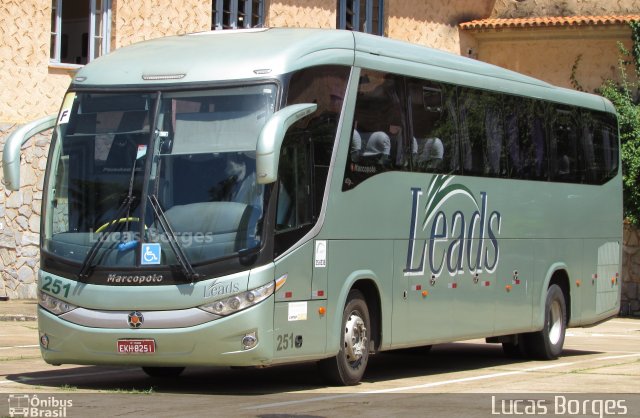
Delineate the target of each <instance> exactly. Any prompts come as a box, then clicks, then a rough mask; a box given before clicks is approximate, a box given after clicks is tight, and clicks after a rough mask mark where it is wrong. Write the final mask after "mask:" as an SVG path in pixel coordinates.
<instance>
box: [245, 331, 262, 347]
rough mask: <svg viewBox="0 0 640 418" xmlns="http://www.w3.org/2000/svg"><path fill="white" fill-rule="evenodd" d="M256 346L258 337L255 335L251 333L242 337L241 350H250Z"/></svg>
mask: <svg viewBox="0 0 640 418" xmlns="http://www.w3.org/2000/svg"><path fill="white" fill-rule="evenodd" d="M257 344H258V337H256V333H255V332H252V333H250V334H247V335H245V336H244V337H242V349H243V350H250V349H252V348H253V347H255V346H256V345H257Z"/></svg>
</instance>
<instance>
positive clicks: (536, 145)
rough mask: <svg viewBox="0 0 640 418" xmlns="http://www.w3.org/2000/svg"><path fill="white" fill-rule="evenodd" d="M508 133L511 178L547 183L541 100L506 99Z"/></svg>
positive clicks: (513, 97)
mask: <svg viewBox="0 0 640 418" xmlns="http://www.w3.org/2000/svg"><path fill="white" fill-rule="evenodd" d="M504 110H505V122H504V123H505V133H506V141H507V142H506V144H507V159H508V166H509V173H508V174H509V175H508V177H510V178H515V179H526V180H546V179H547V170H548V161H547V132H546V124H545V106H544V104H543V103H542V102H539V101H537V100H530V99H524V98H522V97H515V96H510V97H506V98H505V102H504Z"/></svg>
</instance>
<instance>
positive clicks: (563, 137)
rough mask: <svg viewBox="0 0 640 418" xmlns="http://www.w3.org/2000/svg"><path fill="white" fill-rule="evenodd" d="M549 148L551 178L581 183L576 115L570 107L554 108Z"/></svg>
mask: <svg viewBox="0 0 640 418" xmlns="http://www.w3.org/2000/svg"><path fill="white" fill-rule="evenodd" d="M549 148H550V150H549V151H550V152H549V154H550V159H549V166H550V172H551V173H550V174H551V180H553V181H559V182H568V183H582V179H583V174H584V167H583V165H584V164H583V159H582V155H581V153H580V149H579V144H578V124H577V120H576V115H574V114H573V112H572V111H571V109H569V108H566V109H565V108H561V107H558V108H557V109H556V110H555V113H554V114H553V117H552V122H551V142H550V147H549Z"/></svg>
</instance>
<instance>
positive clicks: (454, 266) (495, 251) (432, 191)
mask: <svg viewBox="0 0 640 418" xmlns="http://www.w3.org/2000/svg"><path fill="white" fill-rule="evenodd" d="M453 180H454V176H447V175H437V176H434V177H433V178H432V179H431V181H430V182H429V186H428V187H427V190H426V192H425V191H423V190H422V188H420V187H412V188H411V198H412V204H411V225H410V227H409V245H408V248H407V264H406V266H405V268H404V269H403V272H404V275H405V276H421V275H424V273H425V270H427V269H428V270H427V271H428V272H430V274H431V275H432V276H433V277H439V276H440V275H441V274H442V272H443V271H444V270H445V269H446V270H447V272H448V273H449V275H450V276H455V275H458V274H463V273H464V272H465V271H468V272H472V273H481V272H483V271H486V272H488V273H493V272H495V270H496V268H497V267H498V262H499V259H500V247H499V245H498V236H499V235H500V228H501V225H502V215H501V214H500V212H498V211H492V212H491V213H489V211H488V204H489V202H488V200H489V199H488V196H487V193H486V192H480V199H479V201H478V199H476V197H475V196H474V195H473V193H472V192H471V190H469V189H468V188H467V187H465V186H463V185H461V184H455V183H453ZM458 199H463V200H462V201H460V200H458ZM467 199H468V200H467ZM464 200H467V205H465V206H466V207H469V206H470V207H471V208H472V209H471V211H468V212H466V213H465V212H463V211H461V210H459V209H458V210H455V208H456V207H459V206H460V205H458V206H456V203H458V204H460V203H462V202H464ZM446 203H449V204H448V205H447V207H448V208H454V210H453V211H452V210H449V211H447V212H444V211H443V210H441V209H442V207H443V206H444V205H445V204H446ZM469 203H470V204H469ZM423 205H424V206H423ZM422 207H423V208H424V209H423V214H424V218H422V223H419V222H418V221H419V220H420V218H421V216H420V215H421V214H420V212H421V208H422ZM422 231H424V232H426V239H425V241H424V243H423V244H422V248H420V245H416V241H417V240H419V241H421V240H422V239H421V236H424V234H423V233H422ZM416 250H418V251H419V254H420V258H419V262H417V261H414V260H415V258H414V256H415V253H416ZM415 264H417V265H415Z"/></svg>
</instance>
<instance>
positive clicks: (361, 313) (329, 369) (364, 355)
mask: <svg viewBox="0 0 640 418" xmlns="http://www.w3.org/2000/svg"><path fill="white" fill-rule="evenodd" d="M341 329H342V331H341V333H340V351H338V354H337V355H336V356H335V357H332V358H328V359H325V360H321V361H320V362H318V366H319V368H320V372H321V373H322V375H323V377H324V378H325V380H327V382H328V383H330V384H334V385H340V386H351V385H355V384H357V383H358V382H360V380H361V379H362V376H363V375H364V371H365V369H366V368H367V363H368V361H369V333H370V330H371V321H370V319H369V309H368V308H367V303H366V302H365V299H364V296H363V295H362V293H361V292H360V291H359V290H357V289H352V290H351V291H350V292H349V296H348V297H347V304H346V305H345V307H344V311H343V313H342V328H341Z"/></svg>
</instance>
